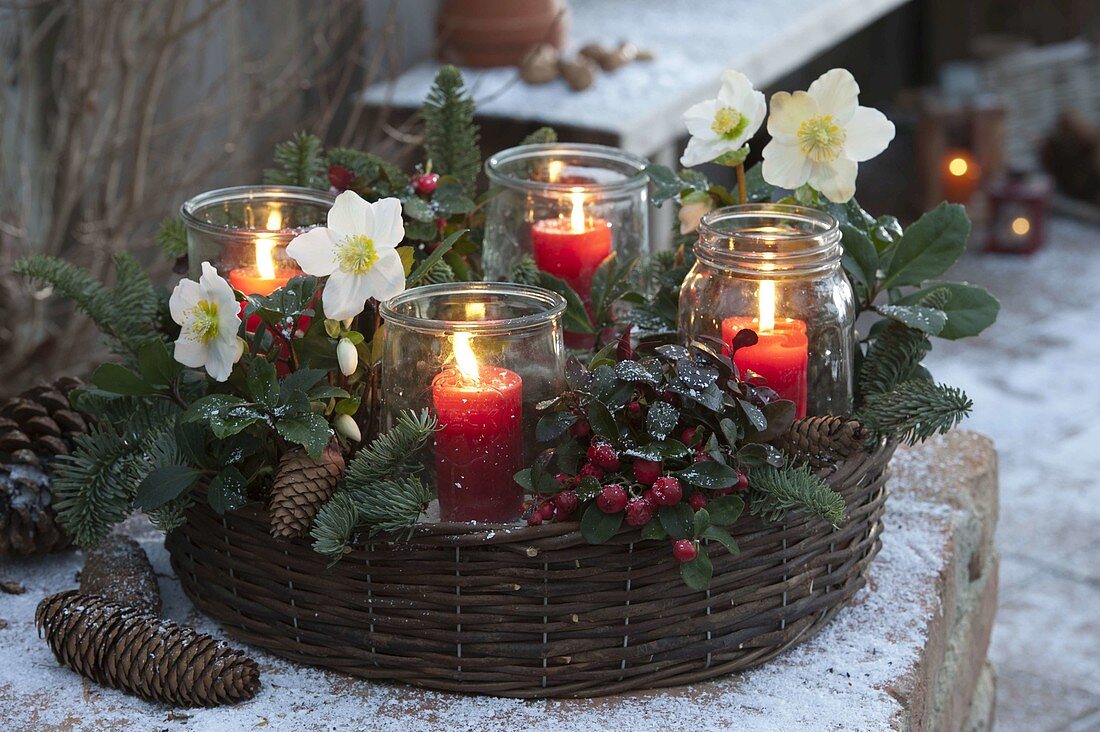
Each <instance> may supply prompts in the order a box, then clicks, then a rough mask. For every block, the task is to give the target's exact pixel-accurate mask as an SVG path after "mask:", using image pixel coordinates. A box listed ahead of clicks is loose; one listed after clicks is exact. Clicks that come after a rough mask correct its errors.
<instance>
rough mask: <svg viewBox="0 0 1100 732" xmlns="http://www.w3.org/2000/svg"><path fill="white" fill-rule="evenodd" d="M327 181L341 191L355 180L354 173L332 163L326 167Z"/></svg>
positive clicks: (349, 186)
mask: <svg viewBox="0 0 1100 732" xmlns="http://www.w3.org/2000/svg"><path fill="white" fill-rule="evenodd" d="M328 182H329V185H331V186H332V187H333V188H335V189H336V190H338V191H340V192H343V191H346V190H347V189H349V188H351V184H352V183H354V182H355V173H353V172H351V171H350V170H348V169H347V168H345V167H344V166H342V165H333V166H332V167H331V168H329V169H328Z"/></svg>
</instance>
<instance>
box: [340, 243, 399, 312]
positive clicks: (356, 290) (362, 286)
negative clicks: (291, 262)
mask: <svg viewBox="0 0 1100 732" xmlns="http://www.w3.org/2000/svg"><path fill="white" fill-rule="evenodd" d="M398 260H399V261H400V258H398ZM375 266H377V263H375ZM368 297H370V284H369V283H368V281H367V275H357V274H349V273H348V272H334V273H333V275H332V276H331V277H329V278H328V282H326V283H325V290H324V292H323V293H322V294H321V304H322V305H323V306H324V309H325V317H326V318H330V319H332V320H343V319H344V318H354V317H355V316H356V315H358V314H359V313H361V312H363V306H364V305H365V304H366V302H367V298H368Z"/></svg>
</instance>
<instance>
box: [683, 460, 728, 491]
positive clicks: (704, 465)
mask: <svg viewBox="0 0 1100 732" xmlns="http://www.w3.org/2000/svg"><path fill="white" fill-rule="evenodd" d="M676 477H677V478H679V479H680V480H685V481H687V482H688V483H691V484H692V485H693V486H696V487H697V488H711V489H717V488H729V487H731V486H732V485H733V484H735V483H736V482H737V471H736V470H734V469H733V468H731V467H730V466H728V465H723V464H722V463H719V462H715V461H713V460H704V461H703V462H699V463H692V464H691V465H689V466H688V467H686V468H684V469H683V470H681V471H679V472H677V473H676Z"/></svg>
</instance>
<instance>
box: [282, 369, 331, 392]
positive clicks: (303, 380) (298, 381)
mask: <svg viewBox="0 0 1100 732" xmlns="http://www.w3.org/2000/svg"><path fill="white" fill-rule="evenodd" d="M326 375H328V371H326V370H325V369H298V370H297V371H291V372H290V373H289V374H287V375H286V376H284V377H283V380H282V382H281V383H282V390H283V393H284V394H285V393H287V392H291V391H302V392H308V391H309V389H310V388H311V387H313V386H314V385H315V384H316V383H317V382H318V381H320V380H321V379H323V378H325V376H326Z"/></svg>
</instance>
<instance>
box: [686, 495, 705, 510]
mask: <svg viewBox="0 0 1100 732" xmlns="http://www.w3.org/2000/svg"><path fill="white" fill-rule="evenodd" d="M688 505H689V506H691V507H692V509H694V510H696V511H698V510H699V509H701V508H706V507H707V497H706V496H704V495H703V494H702V493H692V494H691V496H689V497H688Z"/></svg>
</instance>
